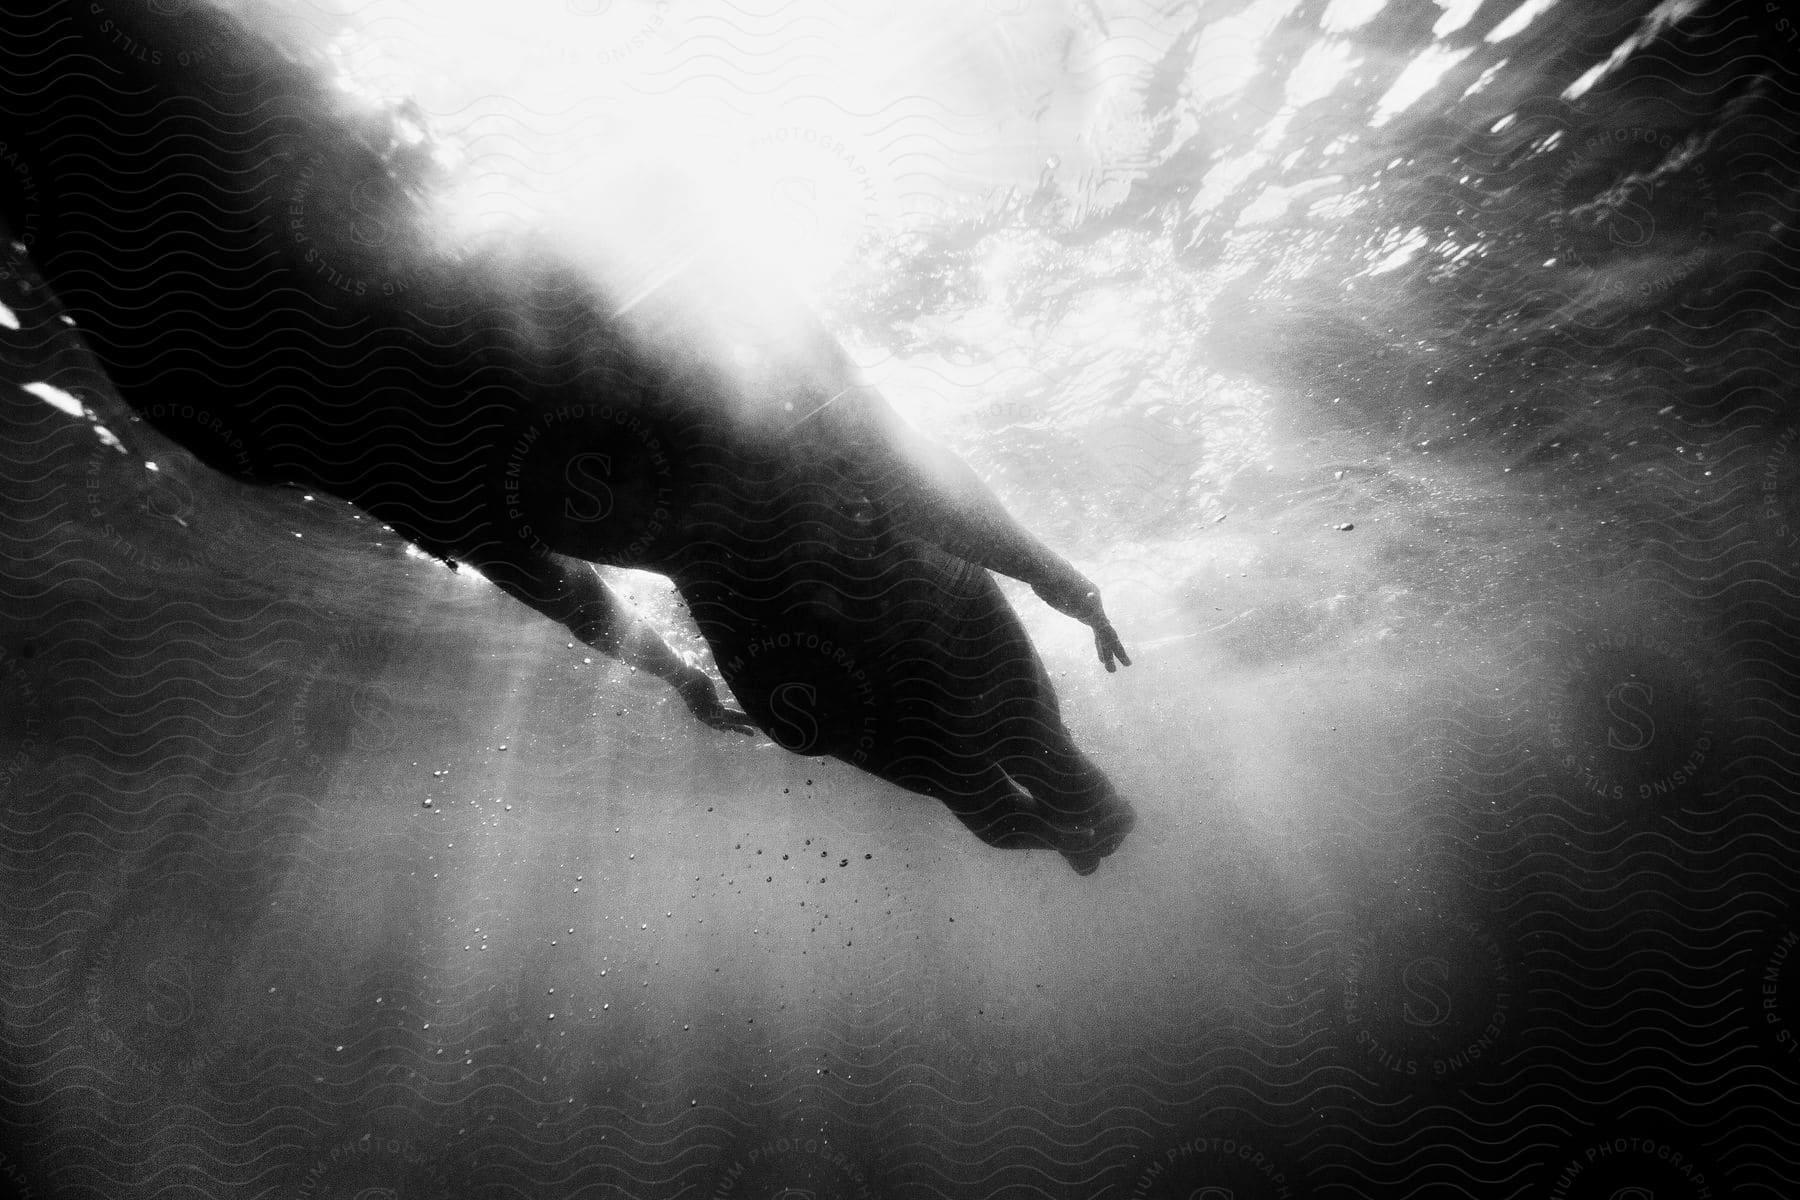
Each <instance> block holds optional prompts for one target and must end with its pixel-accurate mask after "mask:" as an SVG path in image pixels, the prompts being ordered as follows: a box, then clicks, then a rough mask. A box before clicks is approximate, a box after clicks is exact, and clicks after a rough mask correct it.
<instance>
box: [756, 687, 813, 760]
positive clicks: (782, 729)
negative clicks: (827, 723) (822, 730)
mask: <svg viewBox="0 0 1800 1200" xmlns="http://www.w3.org/2000/svg"><path fill="white" fill-rule="evenodd" d="M818 708H819V689H818V688H816V687H814V686H813V685H812V684H810V683H784V684H782V685H781V686H780V687H778V688H776V689H775V690H774V691H772V692H770V693H769V723H768V725H767V726H766V728H767V729H768V731H769V736H770V737H772V738H774V739H775V741H776V742H777V743H778V744H779V745H780V746H781V748H782V749H784V750H791V751H793V752H794V753H795V754H806V753H809V752H810V751H811V749H812V747H814V746H816V745H818V743H819V722H818V720H817V717H816V715H815V714H816V713H817V712H818Z"/></svg>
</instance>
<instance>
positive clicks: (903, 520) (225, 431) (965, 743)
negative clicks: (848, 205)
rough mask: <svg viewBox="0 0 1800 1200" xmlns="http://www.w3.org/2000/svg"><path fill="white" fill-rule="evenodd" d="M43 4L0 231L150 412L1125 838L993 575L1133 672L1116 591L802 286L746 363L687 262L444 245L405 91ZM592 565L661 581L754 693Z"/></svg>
mask: <svg viewBox="0 0 1800 1200" xmlns="http://www.w3.org/2000/svg"><path fill="white" fill-rule="evenodd" d="M27 7H37V8H38V11H36V12H33V13H30V14H25V15H17V14H8V15H7V16H5V17H4V18H0V88H4V90H5V93H6V95H5V104H4V106H3V111H0V142H3V143H5V145H4V147H3V148H0V158H5V159H6V160H7V162H8V163H10V164H11V165H12V167H13V170H14V172H15V175H16V176H17V177H18V178H19V179H22V180H25V181H26V185H25V186H23V187H17V188H12V189H9V190H7V191H6V192H4V193H0V197H3V198H0V205H3V208H0V218H3V219H4V220H5V222H6V224H7V226H8V227H9V229H11V230H13V231H15V233H17V232H19V231H27V230H28V231H29V232H30V236H31V239H32V240H31V243H30V245H29V248H28V249H29V253H30V255H31V257H32V258H33V260H34V261H35V263H36V264H37V266H38V267H39V268H40V270H41V271H42V272H43V274H44V276H45V278H46V279H47V280H48V281H49V282H50V285H51V286H52V288H53V289H55V290H56V292H57V294H58V296H59V298H60V300H61V301H62V303H63V305H64V307H65V308H66V310H67V311H68V312H69V313H70V314H72V315H73V316H74V318H75V319H76V321H77V324H78V325H79V327H80V329H81V331H82V333H83V334H84V335H85V337H86V338H87V340H88V341H89V343H90V345H91V346H92V347H93V349H94V351H95V352H96V354H97V355H98V356H99V358H100V359H101V361H102V362H103V363H104V364H105V365H106V367H107V369H108V372H109V374H110V375H111V376H112V378H113V380H114V382H115V383H116V384H117V385H118V387H119V390H120V393H121V394H122V395H123V396H124V398H125V399H126V400H127V402H128V403H130V404H132V405H133V406H134V408H135V409H137V411H138V412H139V413H141V414H142V415H143V416H144V417H145V419H147V420H150V421H151V422H152V423H153V424H155V425H157V426H158V427H159V428H160V429H162V430H163V431H164V432H165V433H167V434H168V435H170V436H171V437H173V438H175V439H176V440H178V441H180V442H182V443H183V444H184V445H186V446H187V447H188V448H189V449H191V450H192V451H193V452H194V453H195V454H196V455H197V456H198V457H200V458H201V459H202V460H204V461H206V462H208V463H210V464H211V465H213V466H215V467H218V468H220V469H222V470H226V471H230V472H232V473H234V474H237V475H241V476H247V477H249V478H253V479H258V480H262V481H266V482H271V483H280V482H292V483H301V484H304V485H306V486H310V487H314V488H318V489H320V490H324V491H328V492H331V493H333V494H335V495H338V496H340V497H343V498H344V499H346V500H349V501H350V502H352V503H354V504H356V505H357V506H358V507H360V508H362V509H363V510H365V511H366V512H368V513H369V514H371V515H372V516H374V517H377V518H379V519H380V520H382V521H384V522H386V523H387V524H388V525H390V526H391V527H392V528H393V529H395V530H396V531H397V532H399V533H400V534H401V535H403V536H404V537H406V538H408V539H410V540H411V541H412V542H414V543H415V544H417V545H418V546H419V547H421V548H423V549H425V550H427V551H429V552H431V553H433V554H436V555H439V556H441V557H443V558H444V559H446V560H447V561H450V562H451V563H453V564H455V563H463V564H467V565H469V566H472V567H474V568H476V569H478V570H479V571H480V572H481V573H482V574H483V575H485V576H486V577H487V578H489V579H491V580H492V581H493V582H494V583H495V584H497V585H498V586H499V587H501V588H502V589H504V590H505V591H506V592H508V593H509V594H511V595H513V596H515V597H517V598H518V599H520V600H522V601H524V602H525V603H527V604H529V605H531V606H532V607H533V608H535V609H537V610H538V611H540V612H542V613H544V614H545V615H546V616H549V617H551V618H552V619H554V620H556V621H558V622H561V623H562V624H564V625H566V626H567V627H568V628H569V629H570V630H572V631H573V632H574V633H575V635H576V636H577V637H579V638H580V639H581V640H582V641H583V642H585V643H587V644H588V645H591V646H594V647H596V648H598V649H599V650H601V651H603V652H605V653H607V654H610V655H613V656H615V657H617V658H619V659H620V660H622V661H623V662H626V663H628V664H630V665H632V666H634V667H637V668H641V669H643V670H646V671H649V672H650V673H652V674H654V675H656V676H657V677H658V678H660V679H663V680H665V681H667V682H668V683H669V685H670V686H671V687H673V688H674V689H675V691H676V692H677V693H678V694H679V695H680V697H681V699H682V700H683V701H684V702H685V704H686V705H687V707H688V709H689V710H690V711H691V712H692V713H693V714H694V715H695V716H696V717H697V718H698V719H699V720H701V721H703V722H705V723H706V724H708V725H710V726H712V727H714V728H717V729H724V730H737V731H742V732H748V731H750V730H751V728H752V727H755V728H760V729H762V730H763V731H765V732H766V733H768V734H769V736H771V737H772V738H774V739H775V740H776V741H778V742H779V743H780V744H781V745H783V746H785V747H786V748H788V749H790V750H792V751H795V752H797V753H802V754H818V755H830V756H832V757H835V758H838V759H841V760H843V761H845V762H849V763H852V764H854V765H856V766H858V767H861V768H862V769H864V770H866V771H868V772H870V773H872V774H874V775H877V776H879V777H881V778H883V779H886V780H889V781H891V782H893V783H896V784H898V785H899V786H901V787H904V788H908V789H910V790H912V791H915V792H919V793H922V794H925V795H928V796H934V797H936V798H938V799H940V800H942V801H943V802H944V803H945V804H946V805H948V806H949V807H950V809H951V810H952V811H953V812H954V813H955V814H956V815H957V816H958V817H959V818H960V819H961V820H962V821H963V822H964V823H965V824H967V825H968V827H969V828H970V829H971V830H973V831H974V832H975V833H976V834H977V835H978V836H980V837H981V838H982V839H983V840H984V841H986V842H989V843H990V844H993V845H996V846H1039V847H1047V848H1050V849H1054V850H1057V851H1058V852H1060V853H1061V854H1063V855H1064V856H1065V857H1066V858H1067V859H1068V861H1069V862H1070V864H1071V865H1072V866H1074V868H1075V869H1076V870H1077V871H1078V872H1081V873H1082V874H1087V873H1089V872H1091V871H1093V870H1094V869H1095V867H1096V866H1097V865H1098V863H1099V861H1100V859H1101V858H1103V857H1104V856H1105V855H1107V854H1109V853H1111V852H1112V851H1113V850H1114V849H1115V848H1116V847H1117V846H1118V844H1119V842H1120V840H1121V839H1122V838H1123V837H1124V836H1125V834H1126V832H1127V831H1128V830H1129V828H1130V827H1131V824H1132V821H1133V816H1132V810H1131V807H1130V806H1129V804H1127V803H1126V802H1125V801H1124V800H1123V799H1122V798H1120V797H1119V796H1118V795H1117V793H1116V792H1115V791H1114V789H1113V788H1112V786H1111V784H1110V783H1109V782H1108V780H1107V779H1106V777H1105V775H1104V774H1102V773H1101V771H1100V770H1099V769H1098V768H1096V767H1095V766H1094V765H1093V764H1092V763H1091V762H1089V761H1088V760H1087V758H1086V757H1085V756H1084V755H1083V754H1082V753H1081V752H1080V750H1079V749H1078V748H1077V747H1076V746H1075V745H1074V742H1073V740H1072V738H1071V737H1070V735H1069V732H1068V730H1067V729H1066V728H1065V727H1064V725H1063V723H1062V719H1061V715H1060V712H1059V709H1058V705H1057V700H1056V695H1055V692H1054V690H1053V688H1052V686H1051V683H1050V680H1049V678H1048V677H1047V675H1046V673H1045V671H1044V668H1043V665H1042V662H1041V661H1040V659H1039V657H1038V655H1037V653H1036V651H1035V649H1034V648H1033V647H1032V645H1031V643H1030V640H1029V639H1028V638H1027V636H1026V634H1025V631H1024V629H1023V627H1022V626H1021V625H1020V623H1019V620H1018V618H1017V616H1016V615H1015V614H1014V613H1013V611H1012V610H1011V608H1010V606H1009V605H1008V604H1007V602H1006V600H1005V598H1004V597H1003V596H1002V594H1001V593H1000V590H999V588H998V587H997V586H996V584H995V582H994V580H993V579H992V578H991V576H990V575H989V574H988V572H989V571H998V572H1001V573H1003V574H1006V575H1010V576H1012V577H1014V578H1016V579H1019V580H1021V581H1023V582H1025V583H1027V584H1029V585H1030V586H1031V587H1032V588H1033V590H1034V591H1035V592H1036V593H1037V595H1038V596H1040V597H1041V598H1042V599H1043V600H1044V601H1045V602H1046V603H1048V604H1049V605H1051V606H1052V607H1054V608H1055V609H1057V610H1058V611H1060V612H1063V613H1066V614H1068V615H1069V616H1072V617H1074V618H1076V619H1078V620H1081V621H1083V622H1085V623H1086V624H1088V625H1089V626H1091V627H1092V628H1093V631H1094V639H1095V647H1096V650H1097V652H1098V655H1099V657H1100V660H1101V662H1102V664H1103V665H1104V666H1105V667H1106V669H1107V670H1109V671H1111V670H1113V669H1115V666H1116V664H1118V663H1124V664H1127V665H1129V663H1130V659H1129V657H1128V656H1127V655H1126V652H1125V648H1124V646H1123V644H1122V643H1121V641H1120V639H1119V636H1118V634H1117V633H1116V632H1115V631H1114V629H1113V627H1112V625H1111V623H1110V622H1109V621H1108V620H1107V618H1106V615H1105V612H1104V610H1103V609H1102V606H1101V602H1100V596H1099V592H1098V590H1097V589H1096V588H1095V587H1094V586H1093V584H1091V583H1090V582H1089V581H1088V580H1087V579H1085V578H1084V577H1082V575H1081V574H1080V573H1079V572H1077V571H1076V570H1075V569H1074V568H1073V567H1071V566H1070V565H1069V564H1068V563H1067V562H1065V561H1064V560H1063V559H1061V558H1060V557H1058V556H1057V555H1056V554H1054V553H1053V552H1051V551H1050V550H1049V549H1048V548H1047V547H1045V546H1044V545H1043V544H1042V543H1040V542H1039V541H1037V540H1036V539H1035V538H1034V537H1032V536H1031V535H1030V534H1029V533H1027V532H1026V531H1025V530H1024V529H1023V528H1021V527H1020V526H1019V525H1018V524H1017V523H1016V522H1015V521H1014V520H1012V518H1011V517H1010V516H1008V514H1007V513H1006V512H1005V511H1004V509H1003V508H1002V506H1001V505H1000V504H999V502H998V500H997V499H996V498H995V497H994V495H993V494H992V493H991V492H990V491H989V490H988V489H987V488H986V487H985V486H983V485H982V483H981V482H980V480H979V479H977V478H976V477H975V475H974V474H973V472H971V471H970V470H969V469H968V467H967V466H966V465H965V464H963V463H962V462H961V461H960V460H958V459H957V458H955V457H954V456H953V455H951V454H949V453H948V452H946V451H944V450H943V449H941V448H940V447H938V446H936V445H935V444H933V443H932V442H931V441H929V440H928V439H926V438H924V437H922V436H920V435H919V434H918V433H917V432H916V431H914V430H913V429H912V428H911V427H910V426H909V425H907V424H906V422H905V421H903V420H902V419H901V418H900V417H899V416H898V415H897V414H896V413H895V412H894V411H893V410H892V409H891V408H890V407H889V406H888V405H887V404H886V402H885V401H884V400H883V399H882V397H881V396H880V395H879V393H877V392H876V391H875V390H874V389H873V388H871V387H869V386H868V385H867V384H866V383H865V382H864V381H863V380H862V379H861V378H860V377H859V375H858V373H857V371H856V369H855V367H854V365H853V364H852V363H851V362H850V360H849V359H848V357H847V356H846V355H845V354H844V353H843V351H842V350H841V348H840V347H839V346H838V344H837V343H836V342H835V341H834V340H833V339H832V338H831V337H829V336H828V335H827V334H826V333H825V332H824V330H823V329H822V328H821V327H820V326H818V325H817V324H816V323H814V322H813V321H812V320H811V318H810V317H806V316H805V315H804V314H802V313H800V312H799V310H798V307H797V306H794V305H790V304H784V303H782V302H781V301H780V300H779V298H777V297H768V296H751V297H750V298H749V305H748V309H746V308H745V306H743V305H740V306H739V307H738V308H737V309H736V310H735V311H737V312H739V313H742V312H744V311H754V310H755V309H756V308H757V306H759V305H760V306H762V307H763V308H764V309H765V310H766V311H764V313H763V314H762V315H763V317H764V318H767V317H768V315H769V313H774V314H776V315H777V316H779V318H780V319H779V320H768V319H764V320H763V321H762V323H761V325H760V326H759V328H760V329H761V330H762V331H763V334H764V335H765V336H763V337H762V339H761V342H760V344H759V345H758V347H757V349H758V351H759V353H762V354H763V365H762V366H761V367H760V368H754V369H751V368H744V367H742V366H741V364H737V363H736V362H735V360H734V359H733V358H732V355H731V353H730V347H729V346H728V345H726V342H728V341H729V340H730V336H731V334H730V321H729V320H726V319H713V317H715V316H716V315H717V314H718V312H720V311H725V310H730V309H731V305H730V303H729V300H730V297H729V296H728V295H727V293H728V292H729V290H730V289H728V288H722V287H714V286H713V285H712V284H711V283H709V282H708V277H706V276H704V274H703V273H695V272H689V273H687V275H685V276H680V277H676V278H670V279H664V280H660V281H657V282H656V283H655V286H653V287H650V288H648V289H641V288H634V289H633V290H632V291H631V292H630V294H625V292H624V290H623V289H622V287H621V286H620V285H618V284H617V283H616V282H609V281H608V280H607V279H606V275H605V272H604V271H598V270H595V269H593V268H592V266H591V264H577V263H574V262H572V261H570V258H569V256H568V255H567V254H566V253H562V252H560V251H559V250H557V249H555V248H552V247H549V246H546V245H542V244H538V243H535V242H533V241H531V240H530V239H526V238H523V237H521V238H516V239H513V240H512V241H510V242H509V243H507V244H506V245H505V246H504V247H503V248H492V247H490V248H487V249H468V248H460V249H455V250H448V249H445V248H442V247H440V246H439V245H437V244H436V243H435V241H434V230H433V227H432V222H431V221H430V220H429V219H428V218H426V217H425V216H424V215H423V212H424V207H425V203H426V197H427V194H428V191H429V178H428V176H429V170H428V165H427V163H426V161H425V154H426V151H425V149H422V148H421V144H420V139H419V138H418V137H417V136H416V135H417V132H418V131H417V130H416V129H414V128H411V127H410V125H409V120H410V118H409V116H408V113H407V111H406V109H405V108H404V107H401V108H392V107H390V108H386V109H374V108H366V107H362V108H359V107H358V106H357V105H355V104H353V103H351V102H350V101H348V100H347V99H346V98H345V96H344V95H343V94H342V93H341V92H339V91H337V90H334V89H333V88H331V87H330V86H329V84H328V83H326V82H325V80H324V79H323V77H322V75H321V73H320V72H318V71H316V70H313V69H309V68H308V67H306V66H305V65H303V64H302V63H300V62H299V61H296V60H295V59H294V58H291V57H289V56H287V55H286V54H284V53H283V52H281V51H279V50H277V49H276V48H275V47H274V46H272V45H271V44H270V43H268V42H267V41H265V40H263V39H260V38H258V37H257V36H255V35H253V34H252V33H250V32H249V31H248V29H247V28H246V27H245V26H244V25H243V24H242V23H241V22H240V21H239V20H237V19H236V18H233V17H230V16H228V15H225V14H223V13H220V12H217V11H213V10H211V9H207V8H205V7H203V6H199V5H177V6H171V7H168V8H167V9H164V8H163V7H161V6H156V7H152V6H132V5H128V4H124V3H121V4H117V5H107V6H105V7H104V8H103V7H102V6H98V5H90V4H87V3H69V4H59V3H49V4H46V5H42V6H27ZM677 275H678V276H679V275H680V273H677ZM721 306H723V307H721ZM594 563H600V564H608V565H617V566H629V567H637V568H642V569H646V570H652V571H657V572H661V573H664V574H666V575H667V576H669V577H670V578H671V579H672V580H673V581H674V582H675V584H676V586H677V587H678V589H679V591H680V593H681V595H682V596H683V598H684V599H685V601H686V602H687V604H688V606H689V608H690V610H691V612H692V613H693V616H694V618H695V620H696V622H697V623H698V625H699V628H700V630H701V632H702V633H703V634H704V636H705V637H706V639H707V641H708V642H709V644H710V645H711V647H712V650H713V654H714V658H715V660H716V662H717V663H718V666H719V669H720V672H721V673H722V675H723V676H724V678H725V680H726V682H727V683H728V684H729V685H730V687H731V690H732V692H733V693H734V694H735V695H736V697H737V699H738V700H739V702H740V703H741V704H742V705H743V711H741V712H740V711H737V710H734V709H732V708H729V707H727V706H726V705H725V704H723V703H722V702H721V701H720V699H719V697H718V694H717V691H716V689H715V687H714V685H713V683H712V680H711V678H710V677H709V676H708V675H707V674H706V673H705V672H704V671H702V670H700V669H699V668H698V667H695V666H693V665H691V664H689V663H688V662H686V661H684V660H683V659H682V658H681V657H680V656H679V655H677V654H676V653H675V652H674V651H673V650H671V649H670V648H669V646H668V645H667V644H665V642H664V641H663V639H662V638H661V637H660V636H659V635H658V634H657V633H656V632H655V631H654V630H653V629H651V628H650V627H649V626H648V625H647V624H645V623H644V622H643V621H641V620H639V619H637V618H636V617H635V616H633V615H632V614H631V612H630V611H629V609H628V608H627V607H626V606H625V605H624V604H623V603H622V602H621V601H620V600H619V599H618V597H617V596H615V594H614V593H613V592H612V591H611V590H609V589H608V588H607V587H606V585H605V584H604V583H603V582H602V580H601V579H600V577H599V575H598V574H597V572H596V571H595V570H594V568H593V566H592V565H591V564H594Z"/></svg>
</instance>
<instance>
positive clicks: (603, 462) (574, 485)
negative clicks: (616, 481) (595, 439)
mask: <svg viewBox="0 0 1800 1200" xmlns="http://www.w3.org/2000/svg"><path fill="white" fill-rule="evenodd" d="M611 474H612V459H611V458H609V457H608V456H606V455H604V454H596V453H593V452H591V451H590V452H588V453H586V454H577V455H576V456H575V457H574V458H571V459H570V460H569V465H568V466H567V467H566V468H564V470H563V483H565V484H567V485H568V488H569V493H570V494H569V497H568V499H566V500H564V501H563V516H565V517H567V518H568V519H569V520H571V521H589V522H592V521H604V520H606V518H607V517H610V516H611V515H612V512H613V494H612V489H611V488H609V487H607V486H606V482H605V481H606V478H607V477H609V476H610V475H611ZM577 499H580V500H584V501H586V504H584V505H583V506H582V507H580V508H577V507H576V505H575V501H576V500H577Z"/></svg>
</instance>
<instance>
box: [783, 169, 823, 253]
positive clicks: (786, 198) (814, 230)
mask: <svg viewBox="0 0 1800 1200" xmlns="http://www.w3.org/2000/svg"><path fill="white" fill-rule="evenodd" d="M771 190H772V191H773V192H774V193H775V200H776V202H777V203H778V204H780V205H781V206H782V207H783V208H784V209H785V214H784V215H786V217H787V219H788V221H789V222H790V223H791V224H792V225H793V226H794V236H795V237H796V238H801V239H803V238H814V237H818V236H819V230H820V229H821V228H822V222H821V221H820V220H819V185H818V183H817V182H816V181H814V180H812V179H809V178H807V177H806V176H804V175H787V176H784V177H782V178H781V179H777V180H776V181H775V185H774V187H773V188H772V189H771Z"/></svg>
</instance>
